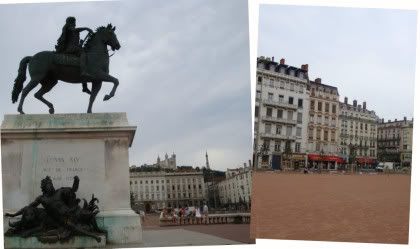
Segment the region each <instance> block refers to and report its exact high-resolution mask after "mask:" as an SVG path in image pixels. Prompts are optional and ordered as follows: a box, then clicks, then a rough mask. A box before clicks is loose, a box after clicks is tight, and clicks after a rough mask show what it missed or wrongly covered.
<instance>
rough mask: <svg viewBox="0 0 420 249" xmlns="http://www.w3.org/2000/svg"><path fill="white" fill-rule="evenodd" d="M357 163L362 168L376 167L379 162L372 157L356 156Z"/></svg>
mask: <svg viewBox="0 0 420 249" xmlns="http://www.w3.org/2000/svg"><path fill="white" fill-rule="evenodd" d="M356 164H357V166H358V167H360V168H362V169H374V168H375V167H376V165H377V164H378V162H377V160H376V158H372V157H356Z"/></svg>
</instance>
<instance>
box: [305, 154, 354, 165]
mask: <svg viewBox="0 0 420 249" xmlns="http://www.w3.org/2000/svg"><path fill="white" fill-rule="evenodd" d="M308 160H311V161H321V162H337V163H345V162H346V161H345V160H344V158H342V157H339V156H334V155H320V154H308Z"/></svg>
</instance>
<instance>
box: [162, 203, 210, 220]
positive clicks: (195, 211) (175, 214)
mask: <svg viewBox="0 0 420 249" xmlns="http://www.w3.org/2000/svg"><path fill="white" fill-rule="evenodd" d="M208 214H209V208H208V207H207V205H206V204H204V205H203V206H202V207H194V206H192V207H188V206H185V207H179V208H164V209H163V210H162V212H160V217H159V219H160V220H164V219H165V220H168V219H171V220H172V222H173V223H176V224H182V222H180V221H181V220H185V219H186V218H197V219H199V220H202V221H203V222H204V223H208Z"/></svg>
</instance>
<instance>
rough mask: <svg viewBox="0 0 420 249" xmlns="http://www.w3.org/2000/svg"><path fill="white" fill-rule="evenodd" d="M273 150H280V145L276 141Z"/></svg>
mask: <svg viewBox="0 0 420 249" xmlns="http://www.w3.org/2000/svg"><path fill="white" fill-rule="evenodd" d="M274 150H275V151H277V152H279V151H280V150H281V143H280V141H276V142H275V144H274Z"/></svg>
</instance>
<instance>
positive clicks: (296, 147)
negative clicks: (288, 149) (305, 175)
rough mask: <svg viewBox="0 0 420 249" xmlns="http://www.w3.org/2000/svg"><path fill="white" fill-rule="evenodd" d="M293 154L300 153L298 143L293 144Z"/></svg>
mask: <svg viewBox="0 0 420 249" xmlns="http://www.w3.org/2000/svg"><path fill="white" fill-rule="evenodd" d="M295 152H296V153H299V152H300V143H295Z"/></svg>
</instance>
